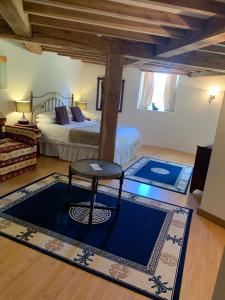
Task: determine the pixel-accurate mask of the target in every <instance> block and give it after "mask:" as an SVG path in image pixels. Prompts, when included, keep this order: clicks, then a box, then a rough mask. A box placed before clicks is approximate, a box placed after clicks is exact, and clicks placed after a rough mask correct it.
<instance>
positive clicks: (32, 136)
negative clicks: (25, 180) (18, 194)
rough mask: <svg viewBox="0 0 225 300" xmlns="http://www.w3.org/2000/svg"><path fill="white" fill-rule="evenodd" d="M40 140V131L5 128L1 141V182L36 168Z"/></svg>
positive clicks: (12, 127)
mask: <svg viewBox="0 0 225 300" xmlns="http://www.w3.org/2000/svg"><path fill="white" fill-rule="evenodd" d="M39 138H40V130H38V129H34V128H24V127H17V126H6V127H5V137H4V139H0V182H1V181H5V180H7V179H9V178H12V177H14V176H18V175H20V174H22V173H24V172H26V171H32V170H34V169H35V168H36V163H37V145H38V140H39Z"/></svg>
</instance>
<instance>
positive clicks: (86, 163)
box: [71, 159, 123, 179]
mask: <svg viewBox="0 0 225 300" xmlns="http://www.w3.org/2000/svg"><path fill="white" fill-rule="evenodd" d="M90 164H98V165H99V166H100V167H101V170H99V171H95V170H93V169H92V168H91V166H90ZM71 171H72V173H75V174H77V175H81V176H85V177H88V178H93V177H96V178H98V179H110V178H119V177H120V176H121V174H122V172H123V170H122V168H121V166H120V165H118V164H116V163H114V162H109V161H106V160H101V159H82V160H77V161H76V162H74V163H72V165H71Z"/></svg>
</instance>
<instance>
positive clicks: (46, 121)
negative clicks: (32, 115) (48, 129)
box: [36, 118, 56, 124]
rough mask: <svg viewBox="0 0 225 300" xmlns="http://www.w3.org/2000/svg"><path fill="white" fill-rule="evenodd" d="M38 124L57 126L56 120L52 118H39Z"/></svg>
mask: <svg viewBox="0 0 225 300" xmlns="http://www.w3.org/2000/svg"><path fill="white" fill-rule="evenodd" d="M36 123H38V124H56V120H53V119H50V118H37V119H36Z"/></svg>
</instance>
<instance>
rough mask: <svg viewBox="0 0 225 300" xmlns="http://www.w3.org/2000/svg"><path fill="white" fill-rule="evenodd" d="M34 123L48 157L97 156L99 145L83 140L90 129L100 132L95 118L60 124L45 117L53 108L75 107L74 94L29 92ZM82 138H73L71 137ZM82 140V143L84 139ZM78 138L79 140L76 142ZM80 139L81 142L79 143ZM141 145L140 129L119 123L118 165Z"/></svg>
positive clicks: (116, 146) (133, 154)
mask: <svg viewBox="0 0 225 300" xmlns="http://www.w3.org/2000/svg"><path fill="white" fill-rule="evenodd" d="M31 103H32V113H33V122H35V123H36V124H37V126H38V128H39V129H40V130H41V132H42V137H41V140H40V153H41V154H43V155H47V156H55V157H59V158H60V159H62V160H66V161H70V162H72V161H76V160H78V159H84V158H97V157H98V144H97V143H95V142H91V143H90V142H88V141H87V142H86V140H85V139H84V138H83V135H84V136H87V135H88V134H89V133H90V132H94V133H96V134H99V132H100V123H99V122H96V121H89V120H85V121H84V122H74V121H72V118H70V124H66V125H59V124H56V123H55V122H54V118H52V121H51V122H48V121H46V120H48V119H47V118H45V116H46V115H47V116H48V115H51V116H54V111H55V107H58V106H64V105H66V106H67V107H68V110H69V107H70V106H74V101H73V95H72V96H71V97H69V98H66V97H64V96H63V95H61V94H59V93H56V92H52V93H47V94H45V95H42V96H34V95H33V93H31ZM81 133H83V135H82V136H81V137H82V138H81V139H80V138H79V139H78V140H74V136H75V137H77V136H80V134H81ZM84 140H85V142H84ZM77 141H78V142H77ZM80 141H83V142H80ZM140 146H141V135H140V132H139V131H138V130H137V129H136V128H133V127H127V126H123V125H118V127H117V134H116V145H115V156H114V161H115V162H117V163H119V164H125V163H127V162H129V161H130V160H132V159H133V158H134V157H135V156H136V154H137V151H138V149H139V148H140Z"/></svg>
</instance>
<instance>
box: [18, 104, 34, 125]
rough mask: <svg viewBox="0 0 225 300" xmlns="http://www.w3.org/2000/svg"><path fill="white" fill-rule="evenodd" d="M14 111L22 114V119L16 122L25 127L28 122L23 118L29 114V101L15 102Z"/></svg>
mask: <svg viewBox="0 0 225 300" xmlns="http://www.w3.org/2000/svg"><path fill="white" fill-rule="evenodd" d="M16 111H17V112H20V113H23V116H22V118H21V119H20V120H19V121H18V124H21V125H27V124H29V120H28V119H27V118H26V117H25V113H30V112H31V103H30V101H16Z"/></svg>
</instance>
